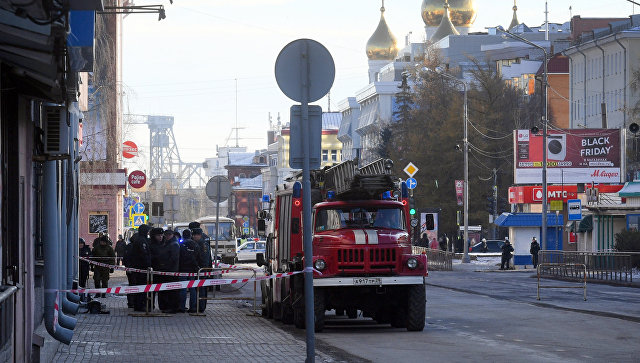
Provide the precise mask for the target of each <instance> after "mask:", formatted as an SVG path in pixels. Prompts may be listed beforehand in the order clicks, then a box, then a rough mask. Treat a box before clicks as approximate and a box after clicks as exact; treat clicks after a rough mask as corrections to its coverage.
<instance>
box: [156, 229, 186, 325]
mask: <svg viewBox="0 0 640 363" xmlns="http://www.w3.org/2000/svg"><path fill="white" fill-rule="evenodd" d="M162 236H163V237H162V242H161V245H160V246H159V248H158V250H157V255H156V262H157V270H158V271H163V272H178V270H179V268H180V245H179V244H178V240H177V239H176V237H175V235H174V234H173V231H172V230H171V229H167V230H166V231H164V233H163V234H162ZM154 269H155V268H154ZM158 277H159V278H160V277H161V280H162V282H176V281H178V278H177V277H176V276H158ZM158 307H159V308H160V310H161V311H162V312H163V313H167V314H175V313H177V312H178V311H179V309H180V290H165V291H159V292H158Z"/></svg>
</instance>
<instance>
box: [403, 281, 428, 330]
mask: <svg viewBox="0 0 640 363" xmlns="http://www.w3.org/2000/svg"><path fill="white" fill-rule="evenodd" d="M407 300H408V303H407V330H408V331H422V330H423V329H424V319H425V315H426V304H427V294H426V292H425V288H424V285H415V286H410V287H409V294H408V299H407Z"/></svg>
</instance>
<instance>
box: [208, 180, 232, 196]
mask: <svg viewBox="0 0 640 363" xmlns="http://www.w3.org/2000/svg"><path fill="white" fill-rule="evenodd" d="M218 184H220V188H218ZM205 191H206V193H207V197H209V199H211V200H212V201H214V202H216V201H217V200H218V191H220V193H219V194H220V195H219V197H220V202H224V201H225V200H227V198H229V196H230V195H231V183H229V179H227V178H225V177H224V176H222V175H216V176H214V177H212V178H211V179H209V181H208V182H207V186H206V187H205Z"/></svg>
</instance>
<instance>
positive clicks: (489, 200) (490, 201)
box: [487, 195, 495, 214]
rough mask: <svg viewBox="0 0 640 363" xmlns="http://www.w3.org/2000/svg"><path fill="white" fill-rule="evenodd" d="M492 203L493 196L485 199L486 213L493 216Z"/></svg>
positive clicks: (493, 200)
mask: <svg viewBox="0 0 640 363" xmlns="http://www.w3.org/2000/svg"><path fill="white" fill-rule="evenodd" d="M494 202H495V199H493V195H491V196H488V197H487V212H489V214H493V206H494Z"/></svg>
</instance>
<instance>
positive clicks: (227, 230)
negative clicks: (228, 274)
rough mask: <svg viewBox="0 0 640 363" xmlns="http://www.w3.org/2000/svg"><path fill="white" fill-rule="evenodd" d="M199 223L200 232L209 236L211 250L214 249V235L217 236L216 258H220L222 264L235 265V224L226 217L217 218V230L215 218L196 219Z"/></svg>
mask: <svg viewBox="0 0 640 363" xmlns="http://www.w3.org/2000/svg"><path fill="white" fill-rule="evenodd" d="M196 221H197V222H199V223H200V228H202V231H203V232H204V233H205V234H206V235H207V236H209V243H210V244H211V248H212V249H213V248H215V247H216V235H217V236H218V256H221V257H222V262H224V263H229V264H234V263H236V259H237V253H236V222H235V221H234V220H233V219H231V218H227V217H218V223H219V224H218V228H216V216H206V217H201V218H198V219H196Z"/></svg>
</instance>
